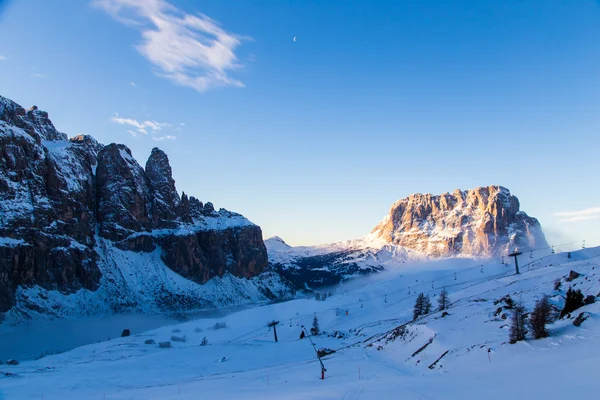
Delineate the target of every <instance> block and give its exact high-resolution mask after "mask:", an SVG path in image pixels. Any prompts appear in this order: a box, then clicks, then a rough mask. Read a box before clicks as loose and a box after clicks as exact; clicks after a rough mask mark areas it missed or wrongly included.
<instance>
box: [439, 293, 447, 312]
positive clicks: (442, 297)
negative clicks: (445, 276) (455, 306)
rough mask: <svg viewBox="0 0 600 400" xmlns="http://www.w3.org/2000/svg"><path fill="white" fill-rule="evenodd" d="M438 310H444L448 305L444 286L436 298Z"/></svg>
mask: <svg viewBox="0 0 600 400" xmlns="http://www.w3.org/2000/svg"><path fill="white" fill-rule="evenodd" d="M438 305H439V306H438V311H444V310H445V309H447V308H448V307H449V306H450V302H449V301H448V291H447V290H446V288H443V289H442V291H441V292H440V297H439V298H438Z"/></svg>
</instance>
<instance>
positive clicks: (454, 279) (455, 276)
mask: <svg viewBox="0 0 600 400" xmlns="http://www.w3.org/2000/svg"><path fill="white" fill-rule="evenodd" d="M454 280H456V272H455V273H454Z"/></svg>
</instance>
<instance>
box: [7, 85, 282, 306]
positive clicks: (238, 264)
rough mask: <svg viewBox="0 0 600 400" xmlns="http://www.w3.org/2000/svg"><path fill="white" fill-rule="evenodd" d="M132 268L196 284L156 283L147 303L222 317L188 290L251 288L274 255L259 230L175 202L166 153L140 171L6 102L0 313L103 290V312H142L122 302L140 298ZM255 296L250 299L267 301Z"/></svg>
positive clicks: (121, 150) (126, 153)
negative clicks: (239, 283)
mask: <svg viewBox="0 0 600 400" xmlns="http://www.w3.org/2000/svg"><path fill="white" fill-rule="evenodd" d="M157 249H159V250H160V251H159V256H158V257H159V258H158V260H157V259H156V258H155V256H154V254H155V253H154V252H155V251H156V250H157ZM143 253H146V254H148V256H140V255H139V254H143ZM136 257H137V258H136ZM140 257H141V258H140ZM138 259H139V260H138ZM141 259H143V260H146V261H140V260H141ZM136 260H138V261H136ZM136 262H138V263H139V262H151V263H153V264H152V265H153V268H154V269H153V270H152V273H153V274H154V275H153V276H156V277H164V278H162V279H167V278H166V276H167V274H165V273H162V272H160V271H159V270H160V268H163V267H164V268H169V269H171V270H172V271H174V272H176V273H177V274H179V275H180V276H181V277H183V278H187V279H189V280H190V284H189V285H188V284H187V283H185V282H180V283H177V284H174V283H173V282H175V281H177V282H179V281H178V280H177V279H176V278H174V277H171V278H169V281H165V282H158V283H157V282H152V287H153V288H161V289H156V290H155V289H152V292H153V293H152V296H153V297H152V298H150V301H153V300H156V302H157V304H159V307H158V308H162V309H169V308H170V307H175V308H178V309H181V304H179V305H178V304H177V302H178V301H177V300H176V299H178V298H179V299H180V301H183V300H182V299H184V298H185V303H186V308H187V309H191V308H194V306H197V307H201V306H205V305H213V306H214V305H215V303H214V301H213V302H212V303H211V302H209V301H207V300H206V296H205V297H204V298H202V297H199V296H196V295H194V292H198V290H197V289H193V286H190V285H194V284H195V283H193V282H196V283H198V284H203V283H206V282H208V281H210V280H211V279H212V278H214V277H223V276H225V275H227V274H229V275H231V276H233V277H238V278H253V277H256V276H257V275H259V274H261V273H262V272H263V271H264V270H265V267H266V266H267V253H266V249H265V246H264V244H263V242H262V232H261V230H260V228H259V227H258V226H256V225H254V224H252V223H251V222H250V221H248V220H247V219H245V218H244V217H242V216H241V215H239V214H235V213H232V212H229V211H227V210H223V209H221V210H219V211H215V209H214V207H213V205H212V204H211V203H206V205H204V204H203V203H202V202H200V201H199V200H198V199H196V198H194V197H188V196H187V195H185V194H183V195H182V197H181V199H180V197H179V194H178V193H177V190H176V187H175V181H174V180H173V177H172V171H171V166H170V165H169V159H168V157H167V155H166V154H165V153H164V152H163V151H162V150H160V149H158V148H155V149H153V150H152V153H151V154H150V157H149V159H148V161H147V163H146V167H145V169H144V168H142V167H141V166H140V165H139V164H138V162H137V161H136V160H135V158H134V157H133V156H132V154H131V151H130V150H129V149H128V148H127V147H126V146H125V145H122V144H110V145H108V146H103V145H101V144H100V143H98V142H97V141H96V140H95V139H94V138H92V137H91V136H87V135H79V136H75V137H73V138H71V139H67V136H66V135H65V134H63V133H60V132H58V131H57V130H56V128H55V127H54V125H53V124H52V122H51V121H50V119H49V118H48V114H47V113H46V112H44V111H40V110H39V109H38V108H37V107H32V108H31V109H30V110H28V111H25V110H24V109H23V108H22V107H21V106H19V105H18V104H16V103H14V102H13V101H11V100H9V99H6V98H4V97H1V96H0V312H6V311H7V310H9V309H11V308H12V307H14V306H15V305H17V304H18V303H19V297H18V294H19V293H21V294H22V295H21V296H22V297H21V302H22V303H24V304H25V303H26V304H27V307H29V308H30V309H34V308H35V307H36V304H38V303H37V300H36V299H35V298H32V296H29V295H26V294H24V293H25V292H28V291H29V292H30V293H34V292H35V290H37V289H36V288H38V289H40V290H41V291H39V293H38V295H39V296H41V297H40V298H42V300H45V299H44V296H45V297H48V296H49V295H50V294H51V293H50V292H57V293H61V294H62V295H70V294H74V293H76V292H78V291H79V290H80V289H87V290H88V291H90V292H94V291H96V290H98V289H99V288H101V287H104V289H105V292H106V293H109V294H110V295H107V296H105V300H106V301H109V302H116V303H115V304H117V305H118V306H117V307H112V308H113V309H118V310H123V309H127V307H129V306H131V305H133V304H134V303H137V304H138V305H139V303H140V301H138V300H135V301H129V300H126V299H122V298H121V297H123V296H124V293H123V292H127V291H130V292H131V291H134V290H139V288H137V287H135V286H130V282H129V281H128V279H125V277H124V275H129V276H135V275H136V268H137V267H136ZM124 265H126V266H127V268H128V270H127V271H126V272H124V270H123V269H122V268H125V267H123V266H124ZM156 268H158V269H159V270H157V269H156ZM139 279H141V280H143V277H140V278H139ZM159 279H161V278H159ZM272 281H273V279H272V278H269V282H272ZM143 285H146V283H144V284H143ZM148 285H149V284H148ZM174 285H175V286H174ZM257 285H258V286H256V285H255V287H254V289H252V290H251V289H249V288H244V290H249V291H250V292H251V293H263V292H267V290H266V289H265V288H264V287H263V286H260V285H262V284H260V285H259V284H258V283H257ZM183 286H185V295H184V294H182V293H183V292H181V290H183V289H181V287H183ZM259 286H260V289H257V287H259ZM34 289H35V290H34ZM32 290H34V292H32ZM240 290H241V289H240ZM49 291H50V292H49ZM138 295H139V296H138ZM39 296H38V297H39ZM136 296H137V297H136ZM144 296H145V294H139V293H135V294H134V295H133V296H132V297H136V298H139V299H142V298H143V299H144V301H145V300H146V299H147V298H148V297H147V296H146V297H144ZM182 296H183V297H182ZM230 296H231V298H230V300H232V301H234V300H235V299H234V297H235V293H232V294H230ZM244 296H245V297H248V295H247V294H244ZM165 299H167V300H165ZM41 311H43V310H41Z"/></svg>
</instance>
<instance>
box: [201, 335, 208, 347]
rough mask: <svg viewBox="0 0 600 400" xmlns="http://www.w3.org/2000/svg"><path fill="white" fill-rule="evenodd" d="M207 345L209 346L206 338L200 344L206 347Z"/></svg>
mask: <svg viewBox="0 0 600 400" xmlns="http://www.w3.org/2000/svg"><path fill="white" fill-rule="evenodd" d="M207 344H208V339H206V336H204V338H203V339H202V341H201V342H200V346H206V345H207Z"/></svg>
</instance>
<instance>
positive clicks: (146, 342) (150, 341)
mask: <svg viewBox="0 0 600 400" xmlns="http://www.w3.org/2000/svg"><path fill="white" fill-rule="evenodd" d="M144 343H145V344H156V342H155V341H154V339H148V340H146V341H145V342H144Z"/></svg>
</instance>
